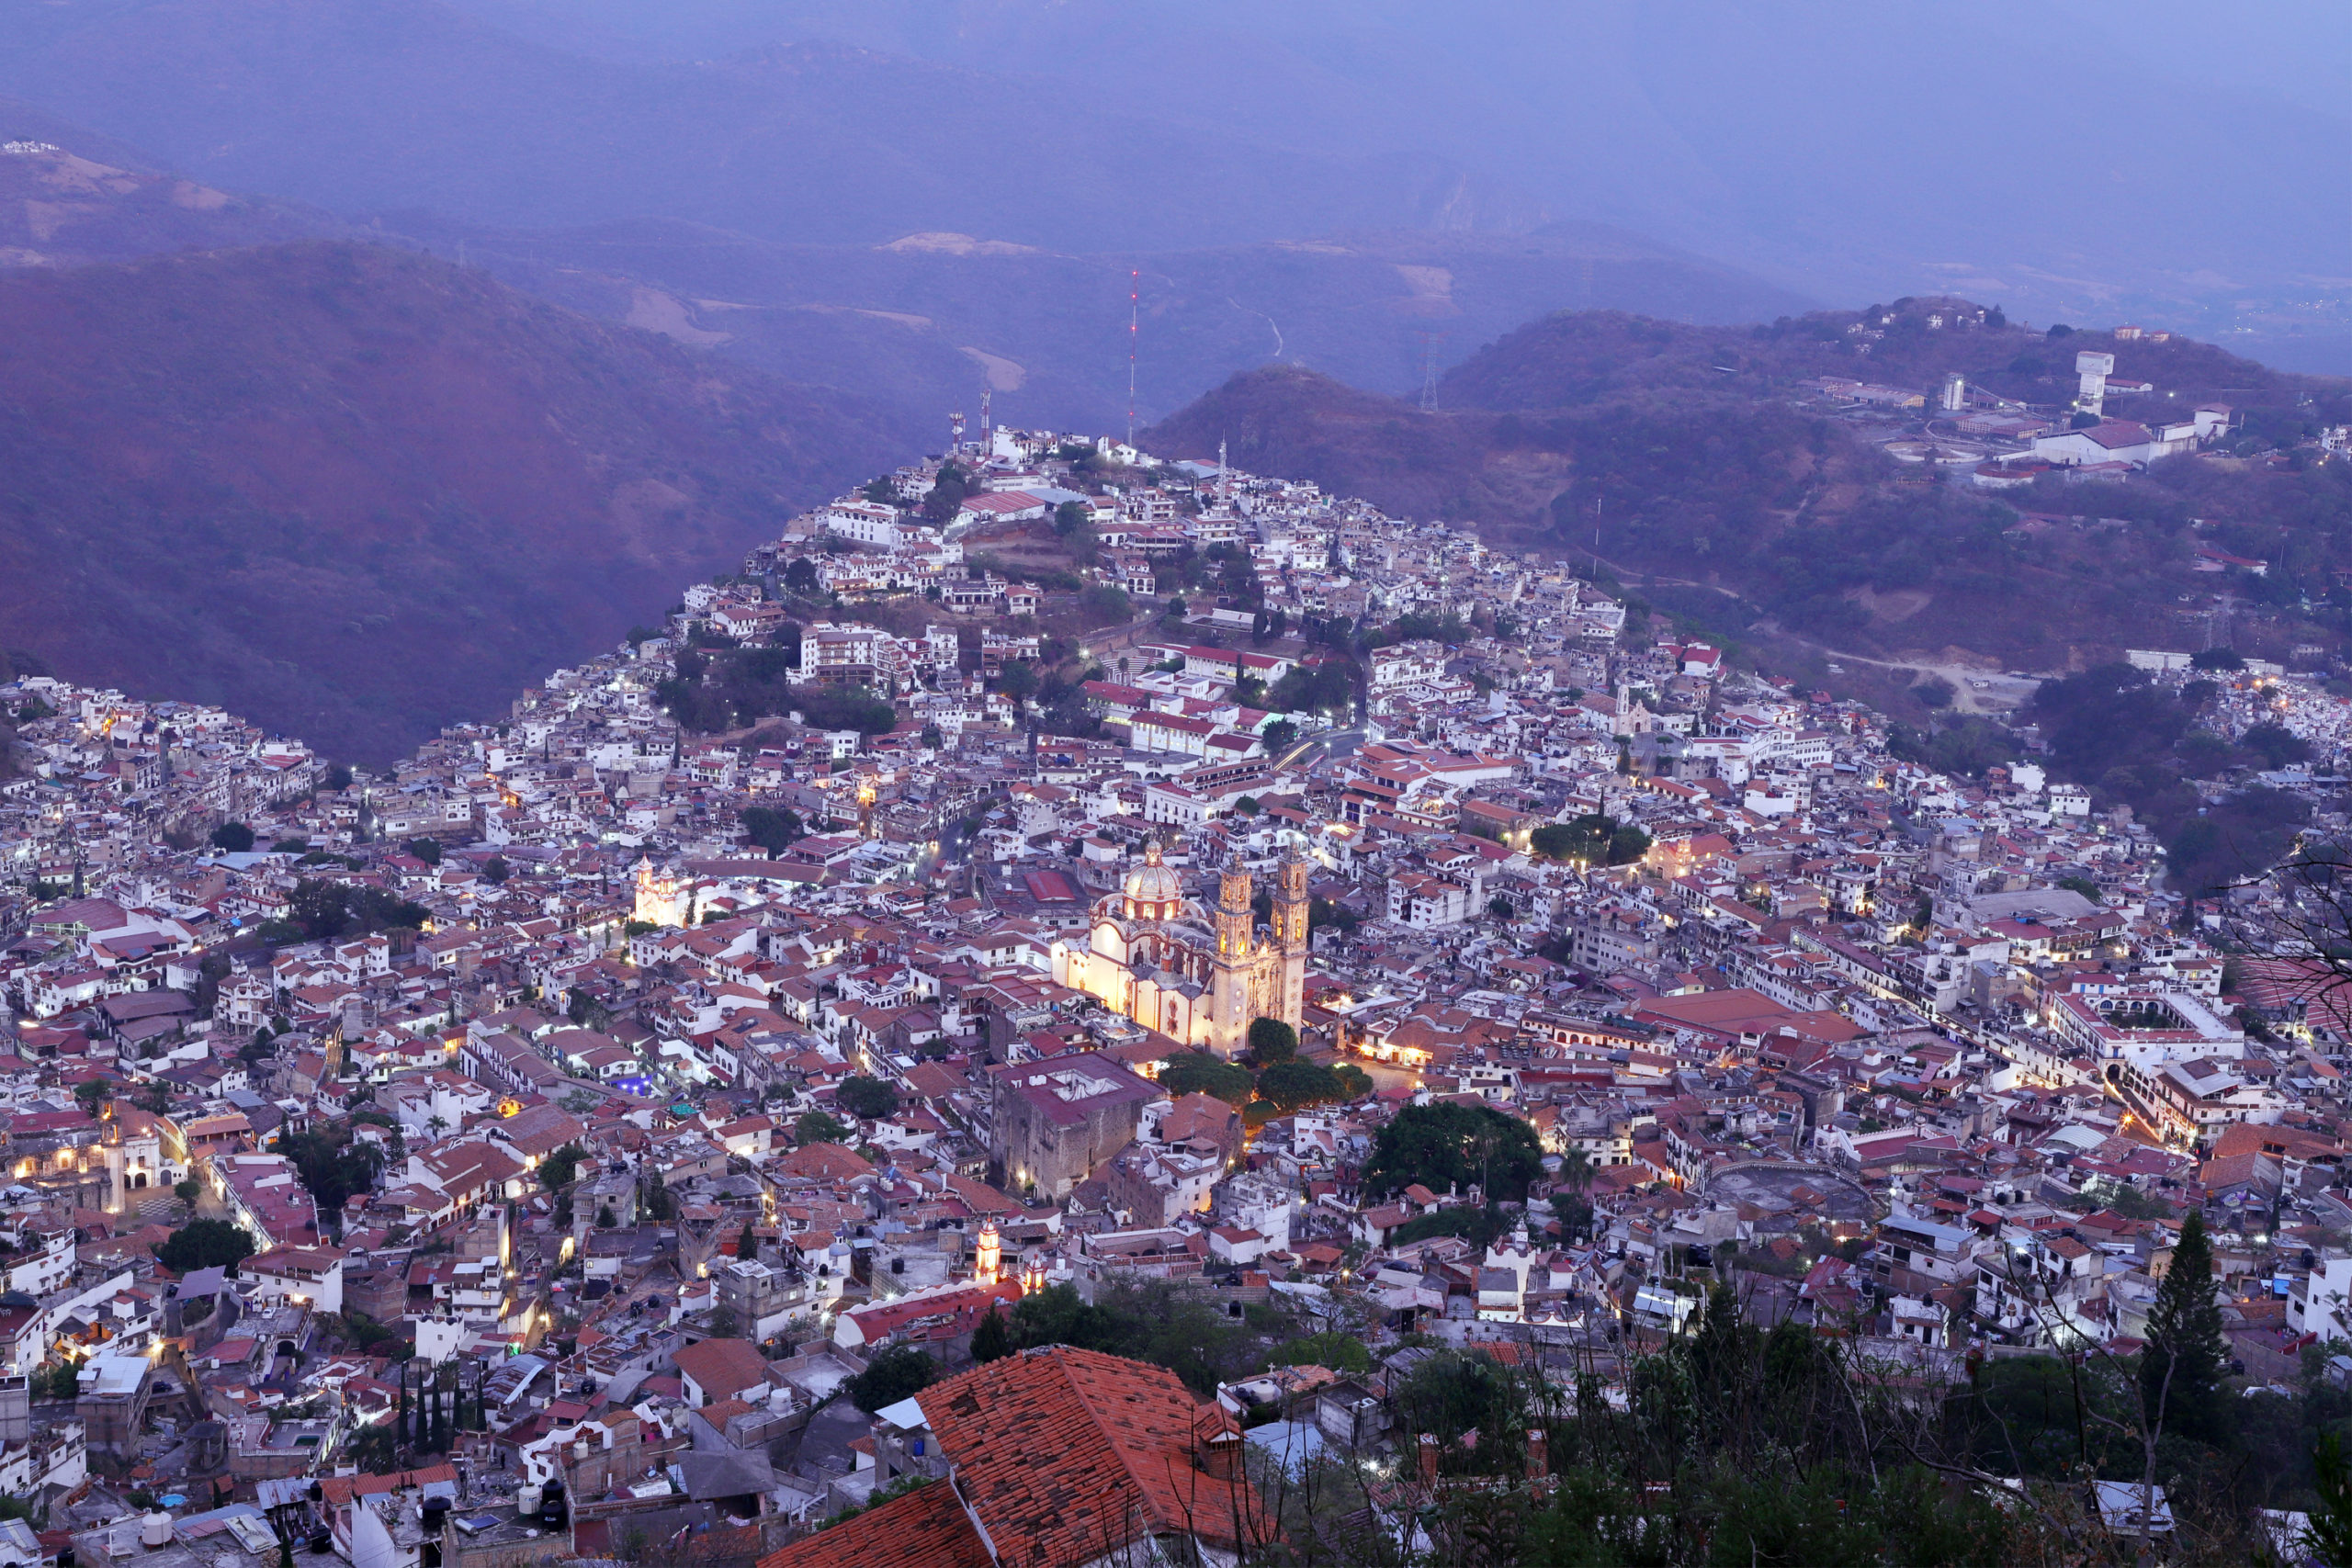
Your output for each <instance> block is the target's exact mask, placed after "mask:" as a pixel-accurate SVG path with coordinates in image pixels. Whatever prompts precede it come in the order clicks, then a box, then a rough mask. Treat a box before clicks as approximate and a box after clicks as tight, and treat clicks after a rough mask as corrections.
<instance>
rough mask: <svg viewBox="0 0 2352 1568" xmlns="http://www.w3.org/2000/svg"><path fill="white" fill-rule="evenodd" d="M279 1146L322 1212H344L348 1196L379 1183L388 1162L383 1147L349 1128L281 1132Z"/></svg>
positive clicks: (324, 1127) (326, 1127) (333, 1127)
mask: <svg viewBox="0 0 2352 1568" xmlns="http://www.w3.org/2000/svg"><path fill="white" fill-rule="evenodd" d="M277 1149H278V1152H279V1153H280V1154H283V1155H285V1156H287V1157H288V1158H289V1159H291V1160H292V1161H293V1162H294V1172H295V1174H296V1175H297V1176H299V1177H300V1178H301V1180H302V1185H303V1186H304V1187H305V1188H307V1189H309V1190H310V1194H311V1198H312V1199H313V1200H315V1201H317V1203H318V1205H319V1209H320V1212H321V1213H330V1214H339V1213H342V1212H343V1205H344V1201H345V1199H347V1198H349V1197H350V1196H351V1195H352V1194H353V1193H355V1192H366V1191H368V1190H370V1189H371V1188H373V1187H374V1186H375V1185H376V1175H377V1172H379V1170H381V1169H382V1168H383V1165H384V1156H383V1152H382V1150H381V1149H380V1148H379V1147H378V1146H377V1145H374V1144H363V1143H359V1142H357V1141H356V1140H354V1139H353V1137H352V1136H351V1130H350V1129H349V1128H348V1127H336V1126H333V1125H328V1126H323V1127H320V1128H318V1129H316V1130H315V1131H312V1132H308V1133H296V1134H290V1135H289V1134H280V1136H279V1137H278V1140H277Z"/></svg>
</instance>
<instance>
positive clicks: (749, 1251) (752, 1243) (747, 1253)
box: [712, 1220, 760, 1338]
mask: <svg viewBox="0 0 2352 1568" xmlns="http://www.w3.org/2000/svg"><path fill="white" fill-rule="evenodd" d="M759 1255H760V1233H759V1232H757V1231H755V1230H753V1229H752V1222H751V1221H749V1220H745V1221H744V1222H743V1229H742V1231H741V1233H740V1234H739V1235H737V1236H736V1237H735V1256H736V1258H738V1259H739V1260H741V1261H742V1262H745V1263H749V1262H750V1261H751V1260H752V1258H757V1257H758V1256H759ZM712 1332H713V1333H714V1334H716V1333H718V1330H716V1329H713V1330H712ZM720 1337H721V1338H725V1337H727V1336H724V1335H721V1336H720Z"/></svg>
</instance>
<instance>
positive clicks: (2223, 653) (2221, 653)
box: [2188, 648, 2245, 670]
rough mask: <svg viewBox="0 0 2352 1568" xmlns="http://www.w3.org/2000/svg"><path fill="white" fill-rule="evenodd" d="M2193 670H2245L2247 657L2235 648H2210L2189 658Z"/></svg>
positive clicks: (2200, 650) (2201, 650)
mask: <svg viewBox="0 0 2352 1568" xmlns="http://www.w3.org/2000/svg"><path fill="white" fill-rule="evenodd" d="M2188 667H2189V668H2190V669H2191V670H2243V669H2245V655H2244V654H2242V653H2240V652H2239V651H2238V650H2237V649H2234V648H2208V649H2199V651H2198V652H2195V653H2192V654H2190V655H2189V656H2188Z"/></svg>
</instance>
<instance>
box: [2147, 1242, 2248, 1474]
mask: <svg viewBox="0 0 2352 1568" xmlns="http://www.w3.org/2000/svg"><path fill="white" fill-rule="evenodd" d="M2228 1359H2229V1354H2228V1351H2227V1349H2226V1348H2225V1347H2224V1345H2223V1343H2222V1309H2221V1306H2220V1304H2219V1303H2216V1302H2215V1301H2214V1299H2213V1248H2212V1244H2211V1241H2209V1240H2208V1239H2207V1237H2206V1235H2205V1217H2204V1215H2203V1214H2201V1213H2199V1212H2198V1211H2197V1210H2196V1209H2194V1208H2191V1209H2190V1210H2189V1211H2188V1217H2187V1218H2186V1219H2184V1220H2182V1221H2181V1224H2180V1240H2179V1241H2178V1242H2177V1244H2175V1246H2174V1247H2173V1249H2172V1268H2171V1269H2169V1270H2167V1271H2166V1273H2165V1277H2164V1280H2162V1282H2160V1283H2159V1284H2158V1285H2157V1286H2156V1296H2155V1300H2154V1302H2152V1303H2149V1307H2148V1337H2147V1344H2146V1348H2143V1350H2142V1351H2141V1352H2140V1397H2141V1402H2142V1405H2143V1409H2144V1410H2145V1413H2146V1418H2147V1420H2148V1422H2149V1424H2150V1425H2151V1426H2152V1427H2156V1426H2160V1427H2163V1428H2164V1429H2165V1430H2166V1431H2170V1432H2178V1433H2181V1434H2183V1435H2185V1436H2188V1437H2193V1438H2205V1437H2209V1436H2211V1435H2214V1427H2215V1426H2216V1424H2217V1423H2218V1422H2219V1421H2220V1420H2221V1419H2222V1407H2221V1397H2222V1367H2223V1366H2224V1365H2225V1364H2226V1363H2227V1361H2228Z"/></svg>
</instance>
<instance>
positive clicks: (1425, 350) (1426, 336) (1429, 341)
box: [1417, 330, 1445, 413]
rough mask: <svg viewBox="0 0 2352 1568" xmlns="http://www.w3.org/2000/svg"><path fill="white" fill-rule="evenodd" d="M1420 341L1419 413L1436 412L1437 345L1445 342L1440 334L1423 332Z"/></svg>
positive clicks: (1443, 336)
mask: <svg viewBox="0 0 2352 1568" xmlns="http://www.w3.org/2000/svg"><path fill="white" fill-rule="evenodd" d="M1417 335H1419V338H1420V340H1421V412H1423V413H1435V412H1437V345H1438V344H1441V343H1443V342H1444V341H1445V334H1444V333H1440V332H1430V331H1427V330H1423V331H1422V332H1421V333H1419V334H1417Z"/></svg>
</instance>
